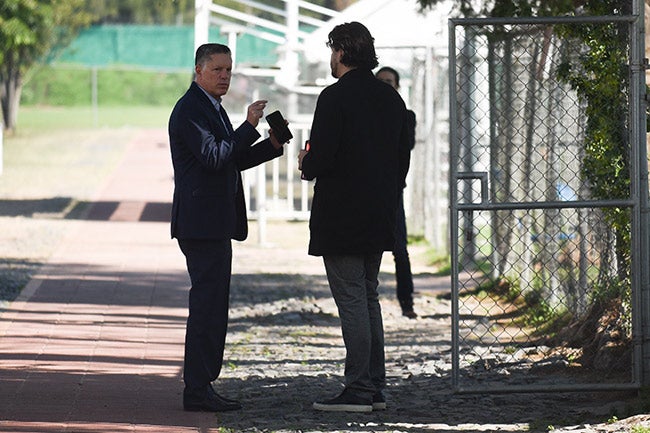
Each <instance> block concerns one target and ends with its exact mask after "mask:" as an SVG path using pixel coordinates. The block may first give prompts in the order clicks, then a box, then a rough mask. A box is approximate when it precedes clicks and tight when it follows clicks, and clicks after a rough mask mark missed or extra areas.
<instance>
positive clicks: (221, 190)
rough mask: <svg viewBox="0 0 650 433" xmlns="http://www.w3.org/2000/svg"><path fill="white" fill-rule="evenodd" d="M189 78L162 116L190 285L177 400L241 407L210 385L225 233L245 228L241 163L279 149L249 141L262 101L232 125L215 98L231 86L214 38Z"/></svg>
mask: <svg viewBox="0 0 650 433" xmlns="http://www.w3.org/2000/svg"><path fill="white" fill-rule="evenodd" d="M195 65H196V66H195V79H194V82H192V84H191V85H190V88H189V89H188V90H187V92H186V93H185V95H184V96H183V97H181V99H180V100H179V101H178V102H177V103H176V106H175V107H174V110H173V111H172V113H171V116H170V118H169V142H170V146H171V154H172V163H173V166H174V199H173V204H172V215H171V235H172V238H176V239H177V240H178V244H179V246H180V249H181V251H182V252H183V254H184V255H185V258H186V262H187V270H188V273H189V276H190V280H191V284H192V287H191V289H190V293H189V316H188V319H187V329H186V334H185V360H184V365H183V380H184V382H185V389H184V392H183V406H184V408H185V410H192V411H214V412H218V411H226V410H236V409H240V408H241V404H240V403H239V402H237V401H234V400H230V399H227V398H225V397H221V396H220V395H218V394H217V393H216V392H215V391H214V389H213V388H212V382H213V381H214V380H216V379H217V377H218V376H219V373H220V371H221V366H222V364H223V353H224V345H225V341H226V330H227V326H228V304H229V295H230V276H231V264H232V245H231V239H236V240H244V239H246V237H247V234H248V225H247V218H246V205H245V203H244V191H243V188H242V179H241V174H240V172H241V170H245V169H247V168H250V167H254V166H256V165H258V164H261V163H263V162H265V161H268V160H270V159H273V158H275V157H278V156H280V155H282V153H283V149H282V144H281V143H278V141H277V140H276V139H275V137H274V135H273V132H272V131H271V134H270V137H269V138H267V139H265V140H262V141H261V142H259V143H258V144H255V145H254V146H253V143H255V141H257V139H258V138H259V137H260V134H259V133H258V132H257V130H256V129H255V128H256V127H257V124H258V122H259V119H260V118H261V117H262V115H263V110H264V108H265V106H266V102H267V101H255V102H253V103H252V104H251V105H250V106H248V110H247V117H246V121H245V122H244V123H242V124H241V126H239V127H238V128H237V129H236V130H234V129H233V127H232V124H231V123H230V120H229V119H228V115H227V114H226V112H225V110H224V108H223V106H222V105H221V97H222V96H223V95H225V94H226V92H227V91H228V88H229V86H230V78H231V74H232V56H231V53H230V49H229V48H228V47H227V46H225V45H221V44H205V45H202V46H200V47H199V48H198V49H197V51H196V59H195Z"/></svg>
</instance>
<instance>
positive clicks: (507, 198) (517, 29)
mask: <svg viewBox="0 0 650 433" xmlns="http://www.w3.org/2000/svg"><path fill="white" fill-rule="evenodd" d="M573 25H584V24H573ZM595 25H609V24H608V23H603V24H595ZM557 30H558V29H557V28H555V27H553V26H552V25H548V24H544V25H536V24H521V25H519V24H509V25H484V26H476V25H474V26H466V27H461V28H457V29H456V31H457V33H456V53H455V55H454V57H455V59H454V60H455V62H456V68H455V71H456V76H455V77H454V78H455V95H454V97H455V102H456V110H455V115H456V116H455V122H454V123H452V125H451V127H452V128H455V133H456V134H455V137H456V140H455V142H452V153H453V157H452V164H453V165H454V167H453V169H452V170H453V172H452V179H451V182H452V184H455V185H454V187H456V189H455V195H456V197H455V199H454V198H452V200H455V202H454V203H455V206H452V209H456V210H457V214H456V216H455V221H453V222H452V224H457V226H456V228H457V230H455V231H454V230H452V233H456V235H457V236H456V239H452V242H456V245H455V246H456V248H457V249H456V252H457V254H456V255H455V260H456V261H457V264H458V267H457V269H458V272H457V283H456V284H457V296H456V299H455V300H454V301H455V307H456V318H457V323H456V326H457V328H456V335H457V348H456V349H457V356H458V359H457V370H458V371H457V372H456V374H457V375H458V376H459V377H460V378H461V379H462V381H463V383H461V385H460V387H461V388H473V387H479V388H483V387H487V388H488V389H489V388H494V387H495V386H499V385H500V386H504V387H506V388H508V387H512V388H516V387H523V388H524V389H525V388H534V387H536V386H542V387H545V386H548V385H549V384H550V385H551V386H552V385H560V386H562V387H566V386H569V387H571V386H574V385H575V386H577V385H578V384H585V383H601V384H602V383H626V382H630V381H632V380H633V372H632V352H633V347H632V329H631V328H632V325H631V296H630V290H631V286H630V260H631V254H630V251H631V245H630V240H629V239H630V237H629V233H630V230H631V222H630V221H631V217H630V215H631V211H630V208H629V206H627V205H626V203H627V202H626V200H627V201H629V198H630V197H629V187H626V188H618V189H616V188H611V190H612V191H618V192H619V193H618V195H619V196H615V195H611V196H608V197H597V196H596V194H594V192H593V187H592V184H591V183H590V182H591V181H590V180H589V179H593V177H589V176H588V175H587V174H588V170H589V169H590V168H589V167H586V162H585V161H586V160H587V158H588V157H589V155H588V152H587V150H586V146H587V145H586V142H587V140H586V137H587V135H588V134H587V133H588V128H589V125H588V121H589V117H588V113H589V111H588V109H587V103H586V102H585V98H581V97H579V95H578V93H577V92H576V91H575V90H574V89H573V88H572V86H571V85H570V84H569V83H568V82H567V80H564V79H562V77H561V73H560V72H561V71H562V70H563V69H566V67H567V65H572V67H574V68H576V67H579V65H580V61H581V59H582V58H583V56H584V54H585V53H586V52H587V48H586V47H585V46H584V45H583V44H581V43H579V42H578V41H576V40H571V39H569V38H560V37H558V33H559V32H558V31H557ZM576 65H577V66H576ZM452 81H453V79H452ZM620 127H621V128H623V129H624V128H626V127H627V118H626V113H623V114H622V115H621V118H620ZM627 145H628V143H622V146H623V147H625V146H627ZM623 154H624V157H625V155H626V153H625V152H623ZM627 154H629V153H627ZM453 173H455V174H456V176H455V177H454V175H453ZM619 175H620V176H622V177H623V178H622V179H621V178H616V179H611V182H612V183H617V182H619V183H621V182H622V185H624V186H626V185H629V180H628V179H625V176H629V173H626V172H625V171H622V172H620V173H619ZM625 182H627V183H625ZM620 191H623V193H620ZM617 200H618V201H619V202H620V203H618V204H617V202H616V201H617ZM452 217H453V215H452ZM614 221H616V223H614Z"/></svg>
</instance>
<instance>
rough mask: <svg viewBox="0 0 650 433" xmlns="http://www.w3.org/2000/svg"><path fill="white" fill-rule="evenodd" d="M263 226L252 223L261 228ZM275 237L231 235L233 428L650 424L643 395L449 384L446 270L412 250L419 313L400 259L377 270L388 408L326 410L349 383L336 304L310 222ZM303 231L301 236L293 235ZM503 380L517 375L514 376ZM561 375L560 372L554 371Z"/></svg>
mask: <svg viewBox="0 0 650 433" xmlns="http://www.w3.org/2000/svg"><path fill="white" fill-rule="evenodd" d="M255 227H256V226H255V224H253V225H252V227H251V229H252V230H251V232H252V233H253V235H254V233H255V230H256V229H255ZM267 231H268V232H269V233H270V235H269V238H270V240H269V241H267V244H266V245H265V246H260V245H259V242H256V240H255V238H254V236H253V239H250V240H248V241H246V242H245V243H241V244H239V243H237V244H235V250H234V264H233V269H234V275H233V288H232V303H231V319H230V328H229V334H228V346H227V349H226V351H227V352H226V365H225V369H224V371H223V372H222V375H221V378H220V380H219V381H218V384H217V387H218V388H219V390H220V392H222V393H223V394H225V395H229V396H235V397H237V398H239V399H241V400H242V401H243V403H244V409H243V411H241V412H234V413H224V414H219V415H218V418H219V421H220V425H221V426H223V427H224V429H227V431H238V432H239V431H241V432H338V431H350V432H388V431H391V432H393V431H394V432H431V431H445V432H446V431H463V432H492V431H516V432H523V431H549V430H553V431H556V432H581V433H587V432H589V433H592V432H593V433H595V432H613V431H618V432H627V431H629V432H635V433H643V430H639V429H640V428H642V427H643V426H646V427H648V429H650V416H645V415H639V416H637V417H634V418H628V419H624V420H622V421H617V418H616V416H618V417H619V418H623V416H629V415H631V414H634V413H640V409H639V407H640V406H639V405H641V404H642V402H640V401H639V399H638V398H636V396H635V395H632V394H629V393H622V392H621V393H615V392H601V393H584V392H573V393H539V394H531V393H527V394H491V395H488V394H457V393H454V392H452V389H451V379H450V374H451V347H450V341H451V331H450V329H451V328H450V308H451V306H450V301H449V300H448V299H447V296H445V294H447V293H448V290H449V279H448V277H436V276H434V275H432V274H431V268H429V267H427V266H426V264H425V263H424V259H423V257H424V248H423V247H413V248H411V249H410V250H411V257H412V261H413V267H414V273H415V275H416V277H415V286H416V292H417V293H416V299H415V308H416V311H417V312H418V313H419V314H420V317H418V318H417V319H416V320H410V319H407V318H405V317H403V316H401V311H400V309H399V305H398V303H397V301H396V299H395V296H394V275H393V261H392V257H391V256H390V254H386V255H385V256H384V261H383V263H382V269H381V273H380V282H381V286H380V288H381V304H382V309H383V315H384V327H385V334H386V358H387V376H388V377H387V381H388V386H387V390H386V391H387V392H386V394H387V399H388V410H386V411H383V412H373V413H372V414H336V413H334V414H333V413H321V412H317V411H314V410H313V409H312V408H311V405H312V403H313V402H314V401H315V400H318V399H322V398H327V397H331V396H334V395H336V394H337V393H338V392H339V391H340V390H341V389H342V388H341V387H342V385H341V382H342V373H343V360H344V356H345V351H344V347H343V342H342V339H341V334H340V327H339V321H338V315H337V312H336V306H335V304H334V302H333V300H332V298H331V295H330V293H329V288H328V285H327V281H326V279H325V277H324V271H323V265H322V262H321V261H320V259H318V258H314V257H309V256H307V255H306V254H305V248H306V236H307V235H306V232H307V227H306V224H304V223H295V224H287V223H277V224H271V225H270V227H269V228H268V230H267ZM296 233H298V236H296ZM505 380H506V381H517V380H519V379H518V378H517V377H514V376H513V377H510V378H507V379H505ZM558 380H561V379H560V378H558ZM648 431H650V430H648Z"/></svg>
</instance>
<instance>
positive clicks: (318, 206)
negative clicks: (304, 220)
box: [302, 69, 409, 256]
mask: <svg viewBox="0 0 650 433" xmlns="http://www.w3.org/2000/svg"><path fill="white" fill-rule="evenodd" d="M406 113H407V112H406V106H405V104H404V101H403V100H402V98H401V97H400V96H399V94H398V93H397V91H396V90H395V89H393V88H392V87H391V86H390V85H388V84H386V83H384V82H382V81H380V80H378V79H377V78H375V76H374V75H373V74H372V72H371V71H369V70H362V69H353V70H351V71H348V72H347V73H346V74H344V75H343V76H342V77H341V78H339V80H338V81H337V82H336V83H334V84H332V85H331V86H329V87H327V88H325V89H324V90H323V91H322V92H321V94H320V96H319V97H318V101H317V104H316V110H315V112H314V119H313V124H312V128H311V134H310V137H309V140H310V151H309V152H308V154H307V155H305V157H304V158H303V160H302V171H303V175H304V177H305V178H306V179H308V180H311V179H316V183H315V184H314V197H313V202H312V208H311V217H310V221H309V228H310V241H309V254H311V255H316V256H323V255H345V254H367V253H378V252H383V251H390V250H392V249H393V246H394V226H395V216H396V211H397V203H398V197H399V193H400V191H401V188H402V186H403V184H404V180H405V178H406V173H407V172H408V164H409V162H408V161H409V143H408V141H409V139H408V131H407V125H406V116H407V114H406Z"/></svg>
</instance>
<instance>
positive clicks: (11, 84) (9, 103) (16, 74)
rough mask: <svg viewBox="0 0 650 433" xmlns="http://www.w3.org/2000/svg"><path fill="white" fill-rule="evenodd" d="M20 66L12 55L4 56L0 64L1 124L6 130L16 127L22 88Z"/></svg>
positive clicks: (12, 129)
mask: <svg viewBox="0 0 650 433" xmlns="http://www.w3.org/2000/svg"><path fill="white" fill-rule="evenodd" d="M22 81H23V80H22V77H21V74H20V68H19V67H18V65H17V64H16V62H15V59H14V57H13V56H10V55H8V56H6V57H5V59H4V63H3V64H2V65H1V66H0V85H1V86H2V87H1V88H0V106H2V124H3V125H4V128H5V129H6V130H8V131H14V130H15V129H16V122H17V120H18V106H19V104H20V92H21V91H22V88H23V82H22Z"/></svg>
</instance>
